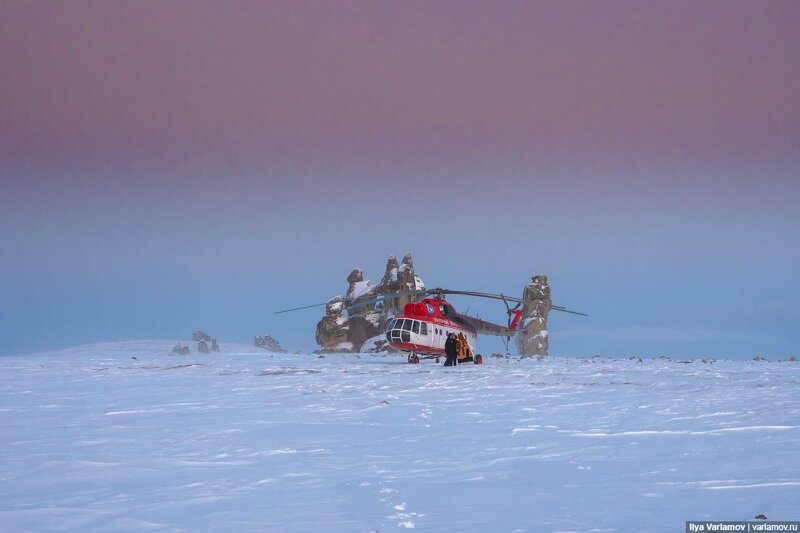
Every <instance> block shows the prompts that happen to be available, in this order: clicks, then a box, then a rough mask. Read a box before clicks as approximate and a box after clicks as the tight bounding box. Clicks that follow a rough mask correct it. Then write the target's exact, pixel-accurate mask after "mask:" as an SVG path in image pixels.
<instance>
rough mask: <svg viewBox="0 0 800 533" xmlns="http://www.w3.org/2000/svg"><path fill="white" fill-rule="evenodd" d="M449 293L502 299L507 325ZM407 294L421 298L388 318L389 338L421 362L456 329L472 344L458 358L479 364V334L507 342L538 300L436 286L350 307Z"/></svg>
mask: <svg viewBox="0 0 800 533" xmlns="http://www.w3.org/2000/svg"><path fill="white" fill-rule="evenodd" d="M447 294H456V295H464V296H475V297H478V298H490V299H495V300H502V301H503V302H504V303H505V305H506V311H507V313H508V325H507V326H501V325H499V324H493V323H491V322H487V321H485V320H481V319H480V318H477V317H473V316H470V315H466V314H461V313H459V312H458V311H456V309H455V307H453V305H452V304H451V303H450V302H448V301H447V300H445V295H447ZM405 296H411V297H412V298H413V299H414V300H417V299H419V301H417V302H412V303H407V304H406V305H405V306H403V312H402V313H401V314H400V315H397V316H396V317H394V318H392V319H391V320H390V321H389V323H388V327H387V329H386V340H387V341H388V342H389V345H390V346H391V347H392V348H395V349H397V350H400V351H402V352H407V353H408V362H409V363H419V362H420V359H433V358H435V359H436V360H437V361H438V359H439V358H440V357H445V356H446V354H445V350H444V346H445V342H446V341H447V336H448V334H450V333H455V334H456V335H458V334H460V333H461V334H463V335H464V336H465V337H466V339H467V344H468V345H469V350H467V353H468V354H470V355H468V356H467V358H466V360H464V359H462V360H459V363H463V362H469V361H472V362H474V363H475V364H476V365H479V364H481V363H482V362H483V357H482V356H481V355H480V354H478V355H475V356H474V357H473V356H472V355H471V354H474V353H475V347H476V345H477V342H478V334H481V335H494V336H498V337H506V341H505V342H506V346H507V345H508V341H509V340H510V339H511V337H513V336H514V335H515V334H516V333H517V326H518V325H519V321H520V318H521V317H522V311H521V310H520V309H519V308H520V306H522V304H525V303H532V304H533V303H539V302H534V301H529V300H522V299H519V298H512V297H510V296H505V295H503V294H491V293H485V292H473V291H454V290H450V289H442V288H436V289H429V290H426V291H418V292H407V293H393V294H385V295H381V296H378V297H375V298H371V299H369V300H365V301H358V302H357V303H353V304H352V305H350V307H349V308H350V309H353V308H357V307H362V306H366V305H373V304H376V303H379V302H383V301H385V300H392V299H396V298H400V297H405ZM509 302H514V303H516V305H515V306H514V307H511V306H510V305H509ZM318 305H326V304H314V305H307V306H304V307H296V308H294V309H285V310H283V311H277V312H276V314H277V313H286V312H289V311H297V310H300V309H308V308H310V307H316V306H318ZM550 309H552V310H553V311H561V312H563V313H571V314H574V315H581V316H589V315H587V314H586V313H581V312H578V311H570V310H569V309H567V308H565V307H561V306H558V305H551V306H550Z"/></svg>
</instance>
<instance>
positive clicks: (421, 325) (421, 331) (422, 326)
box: [419, 322, 428, 335]
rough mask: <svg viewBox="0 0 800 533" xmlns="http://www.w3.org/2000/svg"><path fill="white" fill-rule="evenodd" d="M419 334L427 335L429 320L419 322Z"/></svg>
mask: <svg viewBox="0 0 800 533" xmlns="http://www.w3.org/2000/svg"><path fill="white" fill-rule="evenodd" d="M419 334H420V335H427V334H428V323H427V322H420V323H419Z"/></svg>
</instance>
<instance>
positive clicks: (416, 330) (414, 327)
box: [411, 320, 419, 333]
mask: <svg viewBox="0 0 800 533" xmlns="http://www.w3.org/2000/svg"><path fill="white" fill-rule="evenodd" d="M411 331H413V332H414V333H419V321H418V320H415V321H414V322H413V324H412V326H411Z"/></svg>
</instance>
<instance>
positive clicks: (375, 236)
mask: <svg viewBox="0 0 800 533" xmlns="http://www.w3.org/2000/svg"><path fill="white" fill-rule="evenodd" d="M798 27H800V3H799V2H796V1H786V2H781V1H770V2H755V1H753V2H734V1H721V2H713V1H705V2H686V3H683V2H675V1H669V2H667V1H664V2H641V1H637V2H611V1H607V2H569V1H563V2H468V1H457V2H445V1H437V2H321V1H320V2H309V3H304V2H297V1H291V2H270V3H267V2H189V1H186V2H165V1H156V2H140V1H137V2H124V1H120V2H92V1H82V2H27V1H26V2H21V1H20V2H17V1H5V2H3V4H2V6H0V199H2V204H1V206H0V227H2V232H1V233H0V258H1V259H2V261H1V262H0V353H17V352H21V351H29V350H38V349H46V348H56V347H65V346H70V345H74V344H79V343H84V342H94V341H99V340H119V339H129V338H165V339H175V340H178V339H186V338H188V337H190V335H191V332H192V331H194V330H195V329H197V328H202V329H205V330H207V331H209V332H210V333H212V334H214V335H216V336H218V337H219V338H220V340H221V341H222V342H224V341H226V340H237V341H238V340H243V341H248V342H250V341H251V340H252V337H253V336H254V335H256V334H271V335H273V336H275V337H277V338H278V339H279V340H280V341H281V342H282V343H283V344H284V345H286V346H287V347H288V348H290V349H304V350H305V349H313V348H314V347H315V345H314V328H315V325H316V322H317V320H319V318H320V313H319V312H318V311H315V310H311V311H307V312H302V313H295V314H291V315H274V314H273V311H274V310H276V309H281V308H285V307H292V306H295V305H304V304H309V303H315V302H319V301H324V300H326V299H328V298H329V297H332V296H334V295H336V294H341V293H343V292H344V291H345V290H346V288H347V284H346V281H345V278H346V276H347V274H348V273H349V272H350V270H351V269H352V268H354V267H360V268H362V269H364V271H365V274H366V276H367V277H368V278H371V279H372V280H373V281H376V282H377V281H378V280H379V279H380V277H381V276H382V274H383V268H384V265H385V262H386V258H387V256H388V255H389V254H391V253H394V254H397V255H398V257H401V256H402V255H403V254H405V253H407V252H411V253H412V254H413V256H414V260H415V264H416V267H417V271H418V273H419V274H420V275H421V276H422V277H423V279H424V280H425V282H426V283H427V285H428V286H431V287H432V286H436V285H441V286H445V287H449V288H454V289H467V290H482V291H504V292H507V293H511V294H520V293H521V290H522V287H523V285H524V283H525V282H527V281H528V280H529V278H530V276H531V275H533V274H537V273H546V274H547V275H548V276H549V278H550V281H551V286H552V290H553V299H554V301H555V303H557V304H559V305H564V306H567V307H572V308H576V309H580V310H585V311H588V312H589V313H590V314H591V316H590V317H589V318H580V317H575V316H571V315H557V314H554V315H552V320H551V323H550V331H551V353H552V354H555V355H593V354H603V355H626V356H627V355H633V354H638V355H662V354H665V355H673V356H681V357H703V356H716V357H726V356H727V357H753V356H755V355H758V354H761V355H766V356H768V357H776V358H778V357H788V356H791V355H800V354H798V352H800V276H798V275H797V273H796V271H797V269H798V263H800V215H799V214H798V205H800V99H799V98H798V95H800V31H798V30H797V28H798ZM453 303H455V305H456V306H457V307H458V308H460V309H466V307H470V308H471V310H472V311H475V310H479V311H480V313H481V316H482V317H483V318H487V319H492V318H494V319H496V320H497V321H503V320H504V317H505V314H504V308H503V307H502V305H499V304H496V303H493V302H483V303H480V302H474V301H468V300H465V299H454V300H453ZM480 342H481V344H480V346H479V351H482V352H487V351H493V350H496V349H498V348H499V343H498V342H497V341H496V340H494V339H486V338H484V339H482V340H481V341H480Z"/></svg>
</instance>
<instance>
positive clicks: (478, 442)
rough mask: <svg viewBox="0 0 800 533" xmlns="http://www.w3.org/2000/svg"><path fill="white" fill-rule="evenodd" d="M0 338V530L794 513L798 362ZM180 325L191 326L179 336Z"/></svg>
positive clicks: (545, 525)
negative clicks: (467, 355) (26, 347)
mask: <svg viewBox="0 0 800 533" xmlns="http://www.w3.org/2000/svg"><path fill="white" fill-rule="evenodd" d="M173 344H174V342H160V341H136V342H121V343H107V344H96V345H89V346H83V347H77V348H73V349H69V350H62V351H59V352H50V353H37V354H28V355H20V356H12V357H2V358H0V399H1V402H0V422H1V423H2V428H3V430H2V437H0V524H2V526H0V529H2V530H3V531H69V530H72V531H78V530H79V531H87V530H114V531H143V530H154V531H320V530H327V531H387V530H389V531H391V530H397V529H402V528H414V527H416V528H418V529H422V530H427V531H643V530H644V531H682V530H683V527H684V521H686V520H702V519H713V520H748V519H752V518H753V517H755V516H756V515H757V514H761V513H763V514H765V515H766V516H767V517H768V518H770V519H774V520H797V519H800V395H798V391H799V390H800V389H799V388H798V385H800V365H798V364H796V363H789V362H752V361H747V362H741V361H718V362H716V363H714V364H703V363H701V362H699V361H696V362H692V363H689V364H681V363H678V362H675V361H669V360H662V359H656V360H645V361H644V362H642V363H638V362H635V361H631V360H627V359H625V360H596V359H557V358H556V359H549V360H546V361H542V362H539V361H535V360H517V359H508V360H507V359H499V360H498V359H493V358H489V357H485V358H484V361H485V364H484V365H480V366H475V365H463V366H460V367H456V368H443V367H441V366H440V365H434V364H433V363H432V362H423V363H422V364H420V365H408V364H407V363H406V362H405V356H380V355H367V354H360V355H343V356H337V355H327V356H325V357H324V358H318V357H317V356H316V355H311V354H304V355H291V354H269V353H266V352H263V351H257V350H258V349H256V348H250V347H247V346H234V345H226V344H224V343H223V344H221V348H222V350H223V352H222V353H221V354H211V355H203V354H197V353H192V354H190V355H188V356H170V355H168V352H169V350H170V349H171V347H172V345H173ZM187 344H189V345H190V346H193V344H192V343H187ZM133 357H136V359H135V360H134V359H132V358H133Z"/></svg>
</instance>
